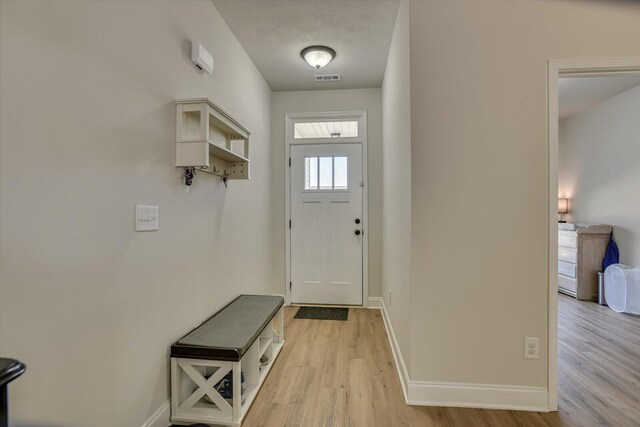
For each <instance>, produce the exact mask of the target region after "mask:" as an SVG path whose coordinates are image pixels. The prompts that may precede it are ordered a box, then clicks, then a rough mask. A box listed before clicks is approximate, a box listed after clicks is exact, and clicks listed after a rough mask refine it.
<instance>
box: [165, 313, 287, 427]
mask: <svg viewBox="0 0 640 427" xmlns="http://www.w3.org/2000/svg"><path fill="white" fill-rule="evenodd" d="M283 322H284V313H283V310H282V309H280V311H279V312H278V314H276V316H275V317H274V318H273V321H272V322H270V323H269V324H268V325H267V326H266V328H265V329H264V330H263V331H262V332H261V334H260V337H259V338H258V339H256V340H255V342H254V343H253V344H252V345H251V347H250V348H249V350H247V352H246V353H245V354H244V356H243V357H242V359H240V361H238V362H230V361H222V360H203V359H188V358H179V357H172V358H171V421H172V423H173V424H175V425H190V424H193V423H204V424H215V425H229V426H239V425H240V424H241V423H242V420H243V419H244V417H245V416H246V414H247V412H248V411H249V408H250V407H251V404H252V403H253V401H254V400H255V398H256V396H257V394H258V391H259V390H260V387H262V384H263V383H264V381H265V380H266V378H267V375H268V374H269V371H271V368H272V367H273V364H274V363H275V360H276V358H277V357H278V355H279V354H280V351H281V350H282V347H283V345H284V340H283V339H282V335H283V326H282V325H283ZM274 324H277V327H278V330H277V332H276V330H274V327H273V326H274ZM263 356H265V357H266V358H267V359H268V362H265V363H264V364H261V362H260V360H261V358H262V357H263ZM229 372H231V373H232V374H231V376H232V378H233V398H232V399H229V400H230V402H229V401H227V400H225V399H224V398H223V397H222V396H221V395H220V393H218V392H217V391H216V390H215V388H214V386H215V385H216V384H217V383H218V382H219V381H220V380H221V379H222V378H224V377H225V376H226V375H228V374H229ZM243 375H244V379H245V381H244V384H245V387H244V390H242V376H243Z"/></svg>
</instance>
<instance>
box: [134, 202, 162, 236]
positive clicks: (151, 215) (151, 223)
mask: <svg viewBox="0 0 640 427" xmlns="http://www.w3.org/2000/svg"><path fill="white" fill-rule="evenodd" d="M159 228H160V207H158V206H148V205H136V231H155V230H158V229H159Z"/></svg>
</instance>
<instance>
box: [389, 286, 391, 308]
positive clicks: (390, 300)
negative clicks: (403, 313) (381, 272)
mask: <svg viewBox="0 0 640 427" xmlns="http://www.w3.org/2000/svg"><path fill="white" fill-rule="evenodd" d="M389 307H391V289H389Z"/></svg>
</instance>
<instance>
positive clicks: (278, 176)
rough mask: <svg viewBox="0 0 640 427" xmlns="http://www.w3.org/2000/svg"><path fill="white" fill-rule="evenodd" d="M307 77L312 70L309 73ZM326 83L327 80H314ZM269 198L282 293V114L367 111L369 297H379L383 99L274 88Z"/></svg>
mask: <svg viewBox="0 0 640 427" xmlns="http://www.w3.org/2000/svg"><path fill="white" fill-rule="evenodd" d="M309 78H311V74H309ZM318 84H319V85H321V84H325V85H330V84H331V83H318ZM271 111H272V114H271V164H272V166H273V169H272V175H271V197H272V218H273V222H272V224H271V227H272V229H273V233H274V235H273V238H274V246H273V265H274V268H275V271H274V281H275V283H277V285H276V286H277V287H278V290H279V292H280V293H284V291H285V254H284V253H285V249H284V234H285V230H284V217H285V212H284V176H285V175H284V174H285V164H284V147H285V141H284V138H285V135H284V118H285V114H287V113H315V112H330V111H366V112H367V125H368V128H367V137H368V140H367V149H368V159H367V166H368V172H369V182H368V191H369V296H380V292H381V291H380V283H381V280H382V101H381V92H380V89H379V88H378V89H352V90H311V91H294V92H273V96H272V102H271Z"/></svg>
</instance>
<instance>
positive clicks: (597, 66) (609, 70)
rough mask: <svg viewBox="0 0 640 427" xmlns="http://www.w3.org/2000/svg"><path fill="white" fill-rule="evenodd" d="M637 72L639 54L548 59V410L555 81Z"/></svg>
mask: <svg viewBox="0 0 640 427" xmlns="http://www.w3.org/2000/svg"><path fill="white" fill-rule="evenodd" d="M637 72H640V57H638V58H594V59H560V60H549V61H548V67H547V83H548V84H547V86H548V95H547V100H548V110H547V111H548V113H549V115H548V122H547V129H548V132H549V133H548V146H547V160H548V185H549V186H548V190H547V192H548V193H547V194H548V206H547V208H548V217H547V221H548V222H547V231H548V237H547V242H548V247H547V254H548V259H547V272H548V273H549V275H548V277H547V280H548V282H547V289H548V301H547V304H548V305H547V314H548V320H547V326H548V330H547V340H548V341H547V374H548V378H547V386H548V405H549V411H557V410H558V283H557V278H558V226H557V221H558V208H557V206H558V200H557V199H558V80H559V79H560V78H561V77H577V76H609V75H619V74H623V73H637Z"/></svg>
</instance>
